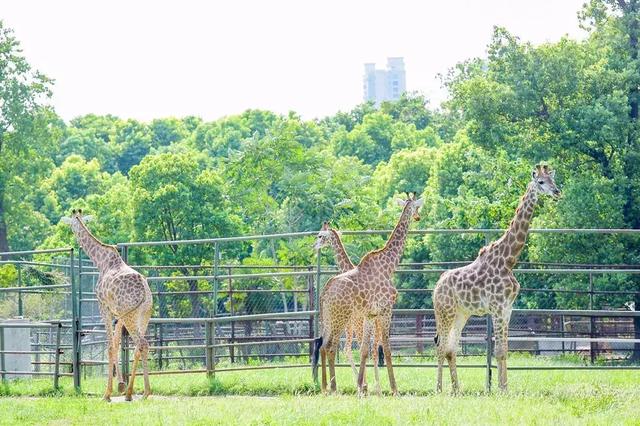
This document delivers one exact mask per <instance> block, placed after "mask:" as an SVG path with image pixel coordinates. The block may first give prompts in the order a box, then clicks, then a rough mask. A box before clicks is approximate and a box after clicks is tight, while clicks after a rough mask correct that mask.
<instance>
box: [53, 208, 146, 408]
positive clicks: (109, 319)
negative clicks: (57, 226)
mask: <svg viewBox="0 0 640 426" xmlns="http://www.w3.org/2000/svg"><path fill="white" fill-rule="evenodd" d="M89 218H90V217H89V216H85V217H83V216H82V210H78V211H75V210H74V211H73V214H72V216H71V217H64V218H62V220H63V222H65V223H68V224H69V225H71V229H72V230H73V233H74V234H75V236H76V238H77V240H78V244H79V245H80V247H81V248H82V250H84V251H85V253H87V255H88V256H89V257H90V258H91V260H92V261H93V263H94V264H95V265H96V267H97V268H98V271H99V273H100V276H99V278H98V282H97V284H96V289H95V292H96V297H97V299H98V304H99V307H100V315H101V316H102V320H103V321H104V326H105V330H106V334H107V345H108V347H107V353H108V357H109V368H108V370H107V371H108V379H107V389H106V391H105V393H104V399H105V400H106V401H110V400H111V392H112V387H113V369H114V366H115V367H116V369H117V374H118V391H119V392H123V391H124V388H125V386H124V382H123V380H122V373H121V372H120V370H119V368H117V364H118V350H119V346H120V338H121V336H122V327H123V326H124V327H125V328H126V329H127V331H128V332H129V335H131V337H132V338H133V341H134V343H135V347H136V350H135V354H134V359H133V366H132V368H131V378H130V379H129V386H128V387H127V389H126V395H125V399H126V400H127V401H131V400H132V394H133V383H134V380H135V377H136V367H137V365H138V361H139V360H140V359H141V358H142V367H143V371H144V395H143V398H146V397H147V396H149V395H150V393H151V387H150V386H149V368H148V365H147V357H148V354H149V343H148V342H147V340H146V339H145V337H144V335H145V333H146V331H147V324H148V323H149V318H150V317H151V309H152V305H153V301H152V298H151V290H150V289H149V285H148V284H147V280H146V278H145V277H144V276H142V275H141V274H140V273H138V272H136V271H134V270H133V269H132V268H131V267H130V266H129V265H127V264H126V263H125V262H124V260H123V259H122V257H120V253H118V249H117V248H116V247H115V246H112V245H107V244H103V243H101V242H100V241H98V239H97V238H96V237H94V236H93V235H92V234H91V232H90V231H89V229H88V228H87V226H86V225H85V223H84V222H85V221H86V220H88V219H89ZM114 318H115V319H116V320H117V322H116V327H115V335H114V331H113V325H112V323H113V319H114Z"/></svg>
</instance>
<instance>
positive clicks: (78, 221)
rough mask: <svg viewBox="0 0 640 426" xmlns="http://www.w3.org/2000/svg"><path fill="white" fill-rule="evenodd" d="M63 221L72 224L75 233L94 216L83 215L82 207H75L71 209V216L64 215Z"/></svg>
mask: <svg viewBox="0 0 640 426" xmlns="http://www.w3.org/2000/svg"><path fill="white" fill-rule="evenodd" d="M61 220H62V222H64V223H66V224H67V225H70V226H71V230H72V231H73V232H74V233H77V232H79V231H80V230H81V229H82V226H83V225H84V224H85V223H86V222H89V221H90V220H93V216H91V215H86V216H83V215H82V209H78V210H76V209H73V210H71V217H66V216H63V217H62V218H61Z"/></svg>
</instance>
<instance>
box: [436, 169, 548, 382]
mask: <svg viewBox="0 0 640 426" xmlns="http://www.w3.org/2000/svg"><path fill="white" fill-rule="evenodd" d="M554 176H555V172H554V171H550V170H549V168H548V166H546V165H544V166H543V165H537V166H536V168H535V170H533V173H532V179H531V182H530V183H529V185H528V186H527V190H526V192H525V194H524V195H523V196H522V199H521V200H520V203H519V205H518V208H517V209H516V212H515V216H514V218H513V219H512V220H511V223H510V224H509V228H508V229H507V231H506V232H505V233H504V235H502V237H500V238H499V239H498V240H496V241H494V242H492V243H491V244H489V245H487V246H485V247H483V248H481V249H480V251H479V252H478V257H477V258H476V259H475V260H474V261H473V262H472V263H470V264H468V265H466V266H463V267H460V268H456V269H452V270H449V271H445V272H444V273H443V274H442V275H441V276H440V279H439V280H438V282H437V284H436V286H435V289H434V291H433V307H434V311H435V317H436V337H435V339H434V340H435V343H436V346H437V350H436V352H437V356H438V374H437V386H436V391H437V392H441V391H442V367H443V364H444V359H445V358H446V359H447V361H448V363H449V372H450V374H451V387H452V392H453V393H457V392H458V376H457V372H456V351H457V347H458V341H459V339H460V334H461V333H462V329H463V328H464V326H465V324H466V322H467V320H468V319H469V317H470V316H471V315H486V314H490V315H491V317H492V321H493V325H494V329H495V330H496V333H495V336H496V342H495V347H496V353H495V356H496V359H497V361H498V376H499V385H500V389H501V390H502V391H506V389H507V352H508V341H507V339H508V332H509V320H510V318H511V309H512V306H513V302H514V300H515V299H516V296H517V295H518V292H519V290H520V284H519V283H518V281H517V280H516V278H515V276H514V275H513V272H512V270H513V267H514V266H515V264H516V259H517V258H518V255H519V254H520V252H521V251H522V249H523V247H524V244H525V241H526V238H527V232H528V230H529V224H530V222H531V217H532V215H533V210H534V207H535V205H536V203H537V201H538V195H539V194H547V195H552V196H554V197H558V196H559V195H560V190H559V189H558V188H557V187H556V184H555V181H554Z"/></svg>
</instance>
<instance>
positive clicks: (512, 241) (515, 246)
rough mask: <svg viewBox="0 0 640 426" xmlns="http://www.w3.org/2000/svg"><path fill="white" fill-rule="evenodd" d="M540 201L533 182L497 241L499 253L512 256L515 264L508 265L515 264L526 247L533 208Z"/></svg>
mask: <svg viewBox="0 0 640 426" xmlns="http://www.w3.org/2000/svg"><path fill="white" fill-rule="evenodd" d="M537 202H538V191H537V190H536V188H535V184H534V183H533V182H531V183H530V184H529V186H528V187H527V191H526V192H525V193H524V195H523V196H522V199H521V200H520V204H518V208H516V214H515V216H514V217H513V219H512V220H511V223H510V224H509V228H508V229H507V231H506V232H505V233H504V235H503V236H502V237H501V238H500V239H499V240H498V241H496V249H497V253H499V254H500V255H501V256H502V257H505V258H507V259H509V258H511V259H512V260H513V264H509V262H507V266H509V267H513V266H515V261H516V259H517V257H518V255H520V252H521V251H522V249H523V247H524V243H525V241H526V240H527V233H528V232H529V224H530V223H531V218H532V216H533V210H534V208H535V206H536V203H537Z"/></svg>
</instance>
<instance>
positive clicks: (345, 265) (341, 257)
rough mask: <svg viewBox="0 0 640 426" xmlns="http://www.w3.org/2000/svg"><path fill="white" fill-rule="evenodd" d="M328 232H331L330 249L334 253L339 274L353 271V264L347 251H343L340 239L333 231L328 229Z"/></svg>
mask: <svg viewBox="0 0 640 426" xmlns="http://www.w3.org/2000/svg"><path fill="white" fill-rule="evenodd" d="M329 232H331V247H332V248H333V251H334V253H335V256H336V263H337V264H338V268H340V272H346V271H349V270H351V269H353V268H354V265H353V262H351V259H349V255H348V254H347V251H346V250H345V249H344V245H343V244H342V240H341V239H340V234H338V232H337V231H336V230H334V229H330V230H329Z"/></svg>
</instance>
